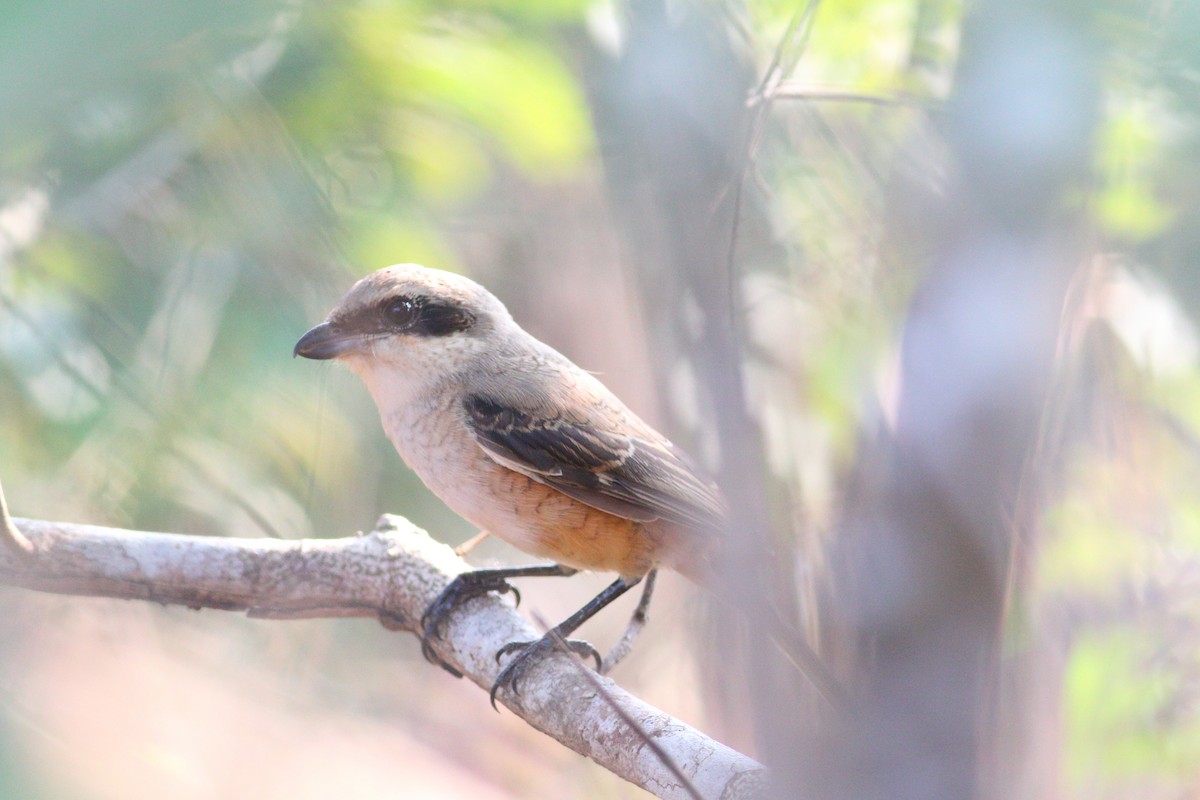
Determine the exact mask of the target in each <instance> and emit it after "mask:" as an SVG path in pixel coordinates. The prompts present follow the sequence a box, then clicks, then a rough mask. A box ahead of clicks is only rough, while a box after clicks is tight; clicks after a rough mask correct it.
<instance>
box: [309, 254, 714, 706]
mask: <svg viewBox="0 0 1200 800" xmlns="http://www.w3.org/2000/svg"><path fill="white" fill-rule="evenodd" d="M294 354H295V355H300V356H304V357H305V358H313V359H338V360H340V361H342V362H343V363H345V364H346V365H347V366H349V367H350V369H351V370H353V371H354V372H355V373H357V374H358V375H359V377H361V378H362V380H363V382H364V383H365V384H366V386H367V389H368V390H369V391H370V393H371V396H372V397H373V398H374V399H375V403H376V405H377V406H378V407H379V414H380V417H381V418H382V421H383V427H384V430H385V431H386V432H387V435H388V438H389V439H391V441H392V444H393V445H395V447H396V450H397V451H398V452H399V453H400V455H401V457H402V458H403V459H404V461H405V463H407V464H408V466H409V467H410V468H411V469H412V470H413V471H414V472H416V473H417V475H418V476H419V477H420V478H421V480H422V481H424V483H425V485H426V486H428V487H429V488H430V489H431V490H432V491H433V492H434V494H436V495H437V496H438V497H439V498H441V500H442V501H443V502H445V503H446V505H448V506H449V507H450V508H451V509H453V510H454V511H455V512H457V513H458V514H460V515H462V516H463V517H464V518H466V519H467V520H468V521H470V522H471V523H473V524H474V525H476V526H478V527H479V528H480V529H482V530H484V531H487V532H488V533H490V534H492V535H494V536H496V537H498V538H500V539H502V540H504V541H505V542H508V543H509V544H511V545H513V546H514V547H516V548H517V549H519V550H522V551H524V552H526V553H529V554H531V555H534V556H538V557H541V558H546V559H549V560H551V561H552V562H554V563H553V564H551V565H545V566H534V567H513V568H499V569H483V570H476V571H473V572H468V573H464V574H462V575H460V576H458V577H457V578H455V580H454V581H453V582H452V583H451V584H450V585H449V586H448V587H447V588H446V590H445V591H444V592H443V593H442V595H441V596H440V597H439V598H438V599H437V600H436V601H435V602H434V603H433V604H432V605H431V606H430V608H429V609H428V611H427V612H426V614H425V616H424V619H423V620H422V625H423V634H424V638H425V642H426V650H425V652H426V655H427V656H433V651H432V648H431V647H430V646H429V642H430V641H432V640H433V639H435V638H436V637H437V636H438V635H439V631H440V628H441V625H442V623H443V622H444V621H445V618H446V616H447V615H448V614H449V613H450V611H451V610H453V608H454V607H455V606H457V605H458V604H459V603H461V602H462V601H464V600H465V599H467V598H469V597H472V596H476V595H479V594H483V593H485V592H488V591H500V592H505V591H509V590H511V587H510V586H509V585H508V584H507V582H506V579H507V578H513V577H525V576H534V575H571V574H574V573H575V572H577V571H579V570H595V571H603V572H615V573H617V575H619V576H620V577H618V578H617V579H616V581H614V582H613V583H612V584H611V585H610V586H608V587H607V588H606V589H605V590H604V591H603V592H601V593H600V594H599V595H598V596H597V597H596V598H595V599H593V600H592V601H591V602H589V603H588V604H587V605H585V606H584V607H583V608H582V609H580V610H579V611H578V612H576V613H575V614H573V615H571V616H570V617H568V618H567V619H566V620H564V621H563V622H562V623H561V624H559V625H557V626H556V627H555V628H554V630H553V631H552V632H551V633H548V634H547V635H546V636H545V637H543V638H542V639H541V640H539V641H537V642H516V643H512V644H510V645H508V646H506V647H505V648H504V649H502V650H501V652H500V653H498V654H497V658H500V656H501V655H504V654H508V653H514V652H515V653H516V655H515V657H514V658H513V659H512V660H510V661H509V663H508V664H507V665H506V667H505V668H504V670H503V671H502V672H501V673H500V676H499V678H497V680H496V683H495V685H494V686H493V687H492V703H493V705H494V704H495V697H496V692H497V691H498V690H500V689H501V688H503V687H506V686H507V687H510V688H511V689H512V690H513V691H514V692H515V691H517V690H518V680H519V678H520V677H521V675H522V673H523V672H524V671H525V670H526V669H527V668H528V666H529V665H530V663H531V661H532V659H533V658H535V657H536V656H537V655H538V654H540V653H542V652H545V651H546V650H548V649H550V648H551V647H552V646H553V642H554V641H556V640H557V638H563V639H565V638H566V637H568V636H569V635H570V634H571V633H573V632H574V631H575V629H576V628H578V627H579V626H580V625H581V624H582V623H583V622H584V621H586V620H587V619H588V618H590V617H591V616H592V615H594V614H595V613H596V612H598V611H599V610H600V609H602V608H603V607H604V606H606V605H608V604H609V603H610V602H612V601H613V600H615V599H616V598H617V597H619V596H621V595H622V594H623V593H625V592H626V591H627V590H629V589H630V588H631V587H633V586H635V585H637V584H638V583H639V582H641V581H642V579H643V578H645V577H646V576H647V575H650V576H651V578H652V577H653V572H654V570H656V569H657V568H658V567H660V566H663V567H668V568H670V569H673V570H675V571H678V572H680V573H682V574H684V575H685V576H687V577H689V578H691V579H693V580H695V581H698V582H706V578H707V577H708V576H709V573H710V571H711V570H710V564H709V558H710V557H711V555H712V553H713V552H714V549H715V547H716V545H717V542H718V541H719V539H720V531H721V529H722V528H723V527H724V520H725V506H724V501H723V500H722V497H721V493H720V491H719V490H718V489H717V487H716V486H715V485H714V484H713V483H712V482H711V481H709V480H707V479H706V478H704V477H702V476H701V473H700V472H699V470H698V469H697V468H696V467H695V466H694V465H693V464H692V462H691V461H690V460H689V459H688V457H687V456H686V455H685V454H684V453H683V452H682V451H681V450H680V449H679V448H677V447H676V446H675V445H673V444H672V443H671V442H670V441H669V440H667V438H666V437H664V436H663V435H662V434H660V433H658V432H657V431H655V430H654V429H653V428H651V427H650V426H649V425H647V424H646V423H645V422H643V421H642V420H641V419H639V418H638V417H637V415H636V414H634V413H633V412H632V411H630V410H629V409H628V408H626V407H625V405H624V403H622V402H621V401H620V400H618V399H617V398H616V396H615V395H613V393H612V392H610V391H609V390H608V389H606V388H605V387H604V386H603V385H602V384H601V383H600V382H599V381H598V380H596V378H594V377H592V376H591V375H590V374H588V373H587V372H585V371H584V370H582V369H580V368H579V367H578V366H576V365H575V364H574V363H572V362H571V361H570V360H569V359H567V358H566V357H565V356H563V355H562V354H560V353H559V352H557V351H556V350H554V349H552V348H551V347H549V346H547V345H545V344H543V343H542V342H540V341H538V340H537V339H535V338H534V337H533V336H531V335H530V334H528V333H526V332H525V331H524V330H523V329H522V328H521V326H519V325H518V324H517V323H516V322H515V321H514V320H513V318H512V316H511V315H510V314H509V313H508V310H507V309H506V308H505V307H504V305H503V304H502V303H501V302H500V301H499V300H497V299H496V298H495V297H494V296H493V295H492V294H491V293H490V292H488V291H487V290H486V289H484V288H483V287H482V286H480V285H479V284H477V283H475V282H474V281H471V280H469V279H467V278H464V277H462V276H460V275H455V274H453V273H449V272H443V271H440V270H433V269H427V268H425V267H420V266H417V265H415V264H400V265H396V266H392V267H388V268H386V269H382V270H379V271H378V272H375V273H373V274H371V275H368V276H367V277H365V278H363V279H362V280H360V281H359V282H358V283H357V284H355V285H354V287H353V288H351V289H350V291H349V292H348V293H347V294H346V296H345V297H343V298H342V300H341V301H340V302H339V303H338V304H337V305H336V306H335V307H334V309H333V311H331V312H330V314H329V316H328V318H327V319H326V321H325V322H322V323H321V324H320V325H317V326H316V327H314V328H313V329H312V330H310V331H309V332H308V333H306V334H304V336H303V337H302V338H301V339H300V341H299V342H297V343H296V347H295V351H294ZM648 585H651V583H650V582H649V581H648ZM645 599H646V600H647V601H648V597H647V598H645ZM570 645H571V647H572V649H574V650H576V651H577V652H580V653H583V654H587V655H591V656H593V657H595V658H596V659H597V664H599V657H598V654H597V653H596V651H595V650H594V648H592V647H591V646H590V645H587V644H586V643H583V642H571V643H570Z"/></svg>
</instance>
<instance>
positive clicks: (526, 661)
mask: <svg viewBox="0 0 1200 800" xmlns="http://www.w3.org/2000/svg"><path fill="white" fill-rule="evenodd" d="M640 580H641V578H636V579H634V580H628V581H627V580H626V579H625V578H617V579H616V580H615V581H613V582H612V583H610V584H609V585H608V587H607V588H606V589H605V590H604V591H603V592H601V593H600V594H598V595H596V596H595V597H594V598H592V600H590V601H589V602H588V604H587V605H585V606H584V607H583V608H581V609H579V610H578V611H576V612H575V613H574V614H572V615H571V616H569V617H567V618H566V619H565V620H563V621H562V622H560V623H559V624H558V625H555V626H554V628H552V629H551V630H550V632H549V633H547V634H546V635H545V636H543V637H542V638H540V639H538V640H537V641H534V642H509V643H508V644H506V645H504V647H501V648H500V649H499V650H498V651H497V652H496V660H497V661H499V660H500V657H501V656H504V655H507V654H508V653H512V652H514V651H519V652H517V654H516V655H515V656H513V659H512V661H509V662H508V664H507V665H506V666H505V667H504V669H503V670H501V671H500V676H499V677H498V678H496V682H495V683H493V684H492V691H491V693H490V697H491V701H492V708H496V693H497V692H498V691H500V689H501V688H502V687H508V688H509V689H510V690H511V691H512V693H513V694H519V693H520V688H519V683H520V680H521V676H522V675H524V674H525V671H526V670H527V669H529V667H530V665H532V664H533V663H534V662H535V661H536V660H537V659H538V658H540V657H541V656H543V655H544V654H545V653H548V652H550V651H551V650H553V649H554V648H555V643H556V641H558V640H560V639H561V640H564V641H565V642H566V645H567V647H568V648H569V649H570V650H572V651H573V652H574V653H576V654H577V655H581V656H585V657H591V658H594V659H595V660H596V668H597V669H599V668H600V665H601V662H600V654H599V653H598V652H596V648H594V647H592V646H591V645H590V644H588V643H587V642H581V641H577V640H571V639H567V637H568V636H570V635H571V634H572V633H574V632H575V629H576V628H578V627H579V626H580V625H582V624H583V623H585V622H587V621H588V620H589V619H591V618H592V617H593V616H594V615H595V614H596V612H598V611H599V610H600V609H602V608H604V607H605V606H606V605H608V604H609V603H611V602H612V601H613V600H616V599H617V598H618V597H620V596H621V595H623V594H625V592H627V591H629V590H630V589H631V588H632V587H634V586H636V585H637V584H638V582H639V581H640ZM497 710H498V709H497Z"/></svg>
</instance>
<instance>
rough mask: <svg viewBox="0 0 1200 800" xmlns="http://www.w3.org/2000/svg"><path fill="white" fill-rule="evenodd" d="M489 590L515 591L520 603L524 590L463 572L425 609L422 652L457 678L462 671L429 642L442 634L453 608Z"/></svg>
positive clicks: (432, 662)
mask: <svg viewBox="0 0 1200 800" xmlns="http://www.w3.org/2000/svg"><path fill="white" fill-rule="evenodd" d="M488 592H498V593H499V594H506V593H508V592H512V593H513V595H514V596H515V597H516V599H517V602H518V603H519V602H520V601H521V593H520V592H518V591H517V589H516V587H514V586H513V585H511V584H510V583H508V582H507V581H505V580H504V579H503V578H495V577H492V576H487V575H482V576H481V575H477V574H474V573H470V572H464V573H463V574H461V575H458V576H456V577H455V578H454V580H452V581H450V583H449V584H448V585H447V586H446V588H445V589H443V590H442V593H441V594H439V595H438V596H437V599H436V600H434V601H433V602H432V603H430V604H429V608H427V609H425V613H424V614H422V615H421V655H423V656H425V660H426V661H428V662H429V663H431V664H437V665H438V666H439V667H441V668H442V669H444V670H446V671H447V672H449V673H450V674H451V675H454V676H455V677H457V678H461V677H462V673H461V672H460V671H458V670H457V669H455V668H454V667H453V666H451V665H450V664H448V663H447V662H446V660H445V659H443V658H442V657H441V656H439V655H438V654H437V653H436V652H435V651H434V649H433V646H432V645H430V644H429V642H430V640H431V639H440V638H441V637H442V628H443V627H444V626H445V624H446V619H447V618H448V617H449V616H450V614H451V612H453V611H454V609H456V608H458V607H459V606H460V605H462V604H463V603H464V602H466V601H467V600H470V599H471V598H472V597H479V596H480V595H485V594H487V593H488Z"/></svg>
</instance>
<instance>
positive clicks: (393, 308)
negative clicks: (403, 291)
mask: <svg viewBox="0 0 1200 800" xmlns="http://www.w3.org/2000/svg"><path fill="white" fill-rule="evenodd" d="M383 315H384V317H386V318H387V321H388V324H389V325H393V326H395V327H403V326H405V325H407V324H409V323H410V322H412V318H413V301H412V300H410V299H409V298H407V297H399V298H397V299H395V300H392V301H391V302H389V303H388V304H387V305H386V306H385V307H384V309H383Z"/></svg>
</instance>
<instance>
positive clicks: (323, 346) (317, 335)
mask: <svg viewBox="0 0 1200 800" xmlns="http://www.w3.org/2000/svg"><path fill="white" fill-rule="evenodd" d="M361 344H362V336H360V335H359V334H355V333H346V332H342V331H338V330H336V329H335V328H334V327H333V326H332V325H330V324H329V323H328V322H322V323H321V324H320V325H317V326H316V327H314V328H313V329H312V330H310V331H309V332H308V333H306V334H304V335H303V336H301V337H300V341H298V342H296V346H295V347H294V348H293V349H292V358H295V357H296V356H304V357H305V358H312V359H316V360H319V361H323V360H325V359H329V358H337V357H338V356H341V355H344V354H346V353H348V352H350V351H352V350H356V349H358V347H359V346H360V345H361Z"/></svg>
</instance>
